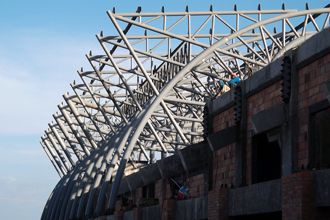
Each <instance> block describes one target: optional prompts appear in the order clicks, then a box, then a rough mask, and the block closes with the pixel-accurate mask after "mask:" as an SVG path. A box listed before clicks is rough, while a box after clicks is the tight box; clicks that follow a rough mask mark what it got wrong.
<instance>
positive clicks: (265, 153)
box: [252, 129, 281, 183]
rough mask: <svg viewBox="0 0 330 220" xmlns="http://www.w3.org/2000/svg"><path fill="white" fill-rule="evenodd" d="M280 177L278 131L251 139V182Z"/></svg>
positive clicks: (264, 133)
mask: <svg viewBox="0 0 330 220" xmlns="http://www.w3.org/2000/svg"><path fill="white" fill-rule="evenodd" d="M280 177H281V148H280V144H279V130H277V129H276V130H271V131H268V132H263V133H261V134H257V135H255V136H253V138H252V182H253V183H259V182H264V181H269V180H274V179H278V178H280Z"/></svg>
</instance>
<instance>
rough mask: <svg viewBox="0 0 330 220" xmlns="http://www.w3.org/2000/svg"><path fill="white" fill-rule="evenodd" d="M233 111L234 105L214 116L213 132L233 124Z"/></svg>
mask: <svg viewBox="0 0 330 220" xmlns="http://www.w3.org/2000/svg"><path fill="white" fill-rule="evenodd" d="M234 113H235V110H234V107H231V108H229V109H227V110H226V111H223V112H221V113H219V114H217V115H216V116H214V118H213V124H212V127H213V132H217V131H221V130H223V129H225V128H228V127H231V126H233V125H235V118H234Z"/></svg>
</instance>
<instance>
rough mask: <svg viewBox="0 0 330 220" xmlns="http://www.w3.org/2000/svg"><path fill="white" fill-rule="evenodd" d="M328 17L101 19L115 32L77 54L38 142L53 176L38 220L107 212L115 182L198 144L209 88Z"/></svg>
mask: <svg viewBox="0 0 330 220" xmlns="http://www.w3.org/2000/svg"><path fill="white" fill-rule="evenodd" d="M329 13H330V9H329V8H322V9H313V10H309V9H308V8H306V10H304V11H297V10H286V9H285V8H284V6H283V8H282V9H281V10H262V9H261V7H260V6H259V7H258V9H257V10H254V11H242V10H237V8H236V6H235V9H234V10H233V11H214V10H213V9H212V7H210V10H209V11H206V12H190V11H189V10H188V8H186V10H185V12H179V13H175V12H165V10H164V8H162V11H161V12H160V13H143V12H141V9H140V8H139V9H138V10H137V12H135V13H127V14H117V13H115V10H113V11H111V12H110V11H109V12H108V16H109V18H110V21H111V23H112V25H113V27H114V28H115V29H116V31H117V34H112V35H105V34H104V33H103V32H101V33H100V34H98V35H97V36H96V38H97V40H98V42H99V44H100V46H101V48H102V50H103V54H99V55H94V54H93V53H92V52H89V53H88V54H87V55H86V58H87V60H88V62H89V64H90V66H91V68H90V70H83V69H81V70H79V71H78V75H79V76H80V79H81V81H80V82H73V83H72V84H71V87H72V93H70V94H69V93H66V94H64V95H63V99H64V101H63V102H62V103H61V104H60V105H58V109H59V110H58V112H56V113H55V114H54V115H53V118H54V121H53V122H52V123H50V124H49V126H48V129H47V130H46V131H45V134H44V136H42V138H41V145H42V147H43V149H44V150H45V152H46V154H47V156H48V157H49V159H50V161H51V162H52V164H53V166H54V167H55V169H56V171H57V172H58V174H59V175H60V176H61V177H62V178H61V180H60V181H59V183H58V184H57V186H56V187H55V189H54V191H53V192H52V194H51V196H50V198H49V200H48V202H47V204H46V206H45V209H44V212H43V215H42V219H47V220H48V219H82V218H89V217H93V216H100V215H102V214H104V213H105V212H106V211H107V210H111V209H112V208H113V207H114V203H115V199H116V193H117V191H118V187H119V184H120V181H121V179H122V177H123V176H124V175H128V174H130V173H132V172H136V171H138V170H139V169H140V168H141V167H143V166H145V165H147V164H150V163H154V162H155V160H156V159H160V158H163V157H166V156H168V155H171V154H173V153H175V152H178V153H179V152H180V151H178V149H182V148H184V147H185V146H187V145H190V144H193V143H198V142H201V141H203V106H204V105H205V102H206V100H207V99H209V98H212V97H215V96H216V95H217V94H218V92H219V91H218V90H217V89H218V87H217V86H216V85H217V82H218V80H223V81H229V80H230V79H232V78H233V77H235V76H239V77H240V78H242V79H245V78H247V77H249V76H251V75H252V74H253V73H254V72H255V71H257V70H259V69H261V68H263V67H265V66H267V65H268V64H269V63H270V62H272V61H273V60H275V59H277V58H278V57H280V56H281V55H282V54H283V53H285V51H287V50H289V49H291V48H293V47H295V46H297V45H298V44H300V43H301V42H303V41H305V40H306V39H307V38H309V37H310V36H312V35H313V34H315V33H317V32H320V31H322V30H323V29H325V28H327V27H328V26H329ZM181 160H182V164H183V166H184V164H185V161H184V159H183V157H181ZM184 167H185V166H184Z"/></svg>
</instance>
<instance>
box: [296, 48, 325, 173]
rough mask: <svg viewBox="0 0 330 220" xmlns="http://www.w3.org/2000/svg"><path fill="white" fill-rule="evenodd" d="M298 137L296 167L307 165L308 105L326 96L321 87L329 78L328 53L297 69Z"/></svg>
mask: <svg viewBox="0 0 330 220" xmlns="http://www.w3.org/2000/svg"><path fill="white" fill-rule="evenodd" d="M298 77H299V86H298V94H299V95H298V118H299V120H298V137H297V144H296V145H295V151H296V152H297V161H296V164H295V167H296V168H298V169H299V168H301V167H302V166H304V167H306V166H307V165H308V124H309V106H311V105H313V104H315V103H318V102H320V101H322V100H324V99H326V96H325V94H324V92H323V91H322V89H321V86H322V84H323V83H324V82H326V81H329V80H330V54H328V55H326V56H324V57H322V58H320V59H318V60H316V61H314V62H313V63H310V64H309V65H307V66H305V67H303V68H302V69H300V70H299V71H298Z"/></svg>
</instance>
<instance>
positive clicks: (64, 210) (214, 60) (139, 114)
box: [43, 9, 329, 219]
mask: <svg viewBox="0 0 330 220" xmlns="http://www.w3.org/2000/svg"><path fill="white" fill-rule="evenodd" d="M320 13H324V14H326V18H325V22H324V23H325V25H323V26H322V28H321V29H323V28H325V27H326V26H328V21H329V9H317V10H308V11H302V12H290V13H287V12H286V13H284V14H283V15H279V16H275V17H272V18H269V19H267V20H265V21H257V22H255V23H254V24H251V25H249V26H247V27H246V28H243V29H242V30H237V31H236V32H234V33H232V34H229V35H228V36H225V38H223V39H222V40H218V41H217V42H216V43H214V44H212V45H211V46H207V45H205V44H203V43H198V42H195V41H194V40H192V38H182V37H181V36H177V35H176V34H171V33H166V34H167V35H168V36H169V37H173V38H177V39H181V40H182V41H183V40H185V41H186V42H188V43H189V44H195V45H198V46H200V47H202V48H203V49H204V50H203V51H202V52H201V53H200V54H199V55H195V56H191V58H193V59H192V60H191V61H189V62H188V63H187V64H186V65H185V66H182V67H181V68H177V70H176V72H175V73H174V74H173V77H172V78H170V79H169V80H167V81H165V80H163V82H162V81H161V80H159V78H158V79H157V77H155V74H150V76H149V74H148V71H146V70H145V69H144V67H143V64H142V63H141V62H140V61H139V57H138V56H137V55H136V54H137V53H139V54H142V53H140V52H141V51H137V50H134V49H133V48H132V47H131V44H130V42H129V41H128V39H127V38H126V37H125V33H124V32H123V31H121V29H120V27H119V25H118V23H117V21H116V19H121V20H123V19H122V16H120V15H118V16H117V15H116V14H113V13H109V16H110V18H111V20H112V22H113V24H114V25H115V26H116V27H117V29H118V31H119V34H120V37H121V39H122V40H123V41H125V44H126V46H127V48H128V50H129V51H130V53H131V54H130V55H131V56H132V57H133V59H134V60H135V62H136V63H137V66H138V68H140V70H141V72H142V74H141V72H140V73H136V74H137V75H139V76H141V75H144V77H145V79H146V80H145V81H144V84H142V85H148V83H149V88H148V89H151V90H153V93H154V94H156V95H157V96H158V97H156V98H154V97H149V99H147V100H146V101H145V102H144V103H143V105H144V106H143V108H142V107H141V106H140V108H138V106H139V103H136V102H135V108H136V109H135V113H133V114H131V116H130V120H125V117H123V118H124V119H122V121H124V122H122V123H121V126H117V131H116V132H115V133H112V135H110V136H108V138H105V140H104V141H103V142H101V141H100V142H99V143H101V145H100V146H101V147H99V148H97V149H95V150H93V151H92V152H91V155H90V156H88V157H86V158H85V159H82V160H81V161H80V162H79V164H78V166H77V167H76V168H75V169H74V170H73V172H72V174H67V175H66V176H65V179H67V181H61V182H63V185H62V186H59V190H55V191H58V192H55V193H56V198H55V197H51V198H50V200H49V201H48V203H47V207H46V208H45V210H44V214H43V215H46V214H47V213H48V214H47V216H48V217H49V216H50V218H49V219H59V218H60V219H74V218H83V217H84V216H92V215H93V214H96V215H99V214H101V213H102V211H104V207H105V197H106V193H107V191H108V187H109V184H110V180H111V177H112V176H115V180H114V181H113V184H112V190H111V194H110V198H109V199H110V200H109V208H111V206H112V205H113V202H114V199H115V195H116V191H117V186H118V183H119V182H120V180H121V177H122V174H123V172H124V169H125V167H126V163H127V161H128V160H129V158H130V157H131V156H132V155H131V153H132V152H134V147H135V145H136V143H138V139H141V140H148V139H145V137H144V136H143V135H144V134H148V133H149V134H151V133H153V132H152V131H151V130H152V127H153V124H152V122H153V121H152V119H153V118H152V117H154V118H155V117H157V116H159V115H162V117H164V116H165V117H166V115H167V121H166V120H164V123H165V125H166V123H168V122H171V123H173V124H174V125H173V126H172V127H170V128H172V129H173V130H174V131H176V132H175V133H176V134H175V135H174V136H175V137H177V143H176V144H178V145H179V146H184V145H185V144H189V143H193V142H191V141H192V140H193V139H192V138H191V137H189V138H187V136H188V135H187V133H184V132H182V130H183V129H184V128H185V127H184V125H183V126H182V125H179V124H178V123H176V120H178V119H176V118H178V115H175V112H174V111H173V109H180V108H179V107H178V105H175V104H173V102H174V103H175V102H177V103H180V105H184V106H185V107H186V109H187V108H188V107H190V108H193V109H196V107H195V106H202V105H203V101H200V100H194V99H193V98H196V97H199V98H201V97H204V96H209V95H212V91H208V89H209V88H208V87H209V86H210V84H209V83H208V82H207V80H206V79H205V78H206V77H213V78H225V76H224V75H221V71H219V72H220V73H219V72H216V73H213V72H212V68H210V67H213V66H216V65H218V66H220V67H221V68H222V73H224V72H227V74H226V75H227V76H229V75H230V74H231V73H232V72H238V73H241V72H243V70H244V69H246V67H247V65H248V64H249V63H247V62H250V64H251V65H260V66H264V65H262V62H264V63H265V65H266V64H267V63H268V62H270V61H271V59H269V55H270V52H272V51H273V50H277V53H279V52H280V51H281V49H283V48H285V45H286V43H287V42H286V41H288V42H294V41H295V40H297V39H299V38H300V37H305V36H306V33H307V32H306V30H303V32H302V33H301V34H299V33H298V32H297V30H295V31H296V32H295V31H293V30H292V31H291V32H289V33H286V31H284V32H282V33H281V35H280V36H279V35H278V34H276V33H273V34H269V33H270V32H269V31H268V30H267V29H266V28H265V27H264V25H267V24H270V23H274V22H277V21H283V23H284V26H283V27H282V28H283V29H284V30H285V27H286V24H289V22H288V21H289V20H288V19H291V18H294V17H299V16H305V21H306V19H307V22H305V26H303V27H306V26H307V24H308V23H309V20H310V22H311V23H312V24H313V25H314V26H315V29H316V31H320V30H321V29H320V28H318V26H317V25H315V24H316V22H315V18H313V16H312V15H316V14H320ZM236 14H237V13H236ZM133 16H136V15H135V14H134V15H133ZM124 20H125V19H124ZM126 21H127V19H126ZM127 22H128V21H127ZM131 23H132V24H134V25H136V26H141V24H139V23H136V22H134V21H133V22H131ZM292 23H293V22H292ZM142 26H144V28H148V30H150V29H153V30H152V31H158V32H159V33H161V34H165V32H164V31H161V30H156V29H154V28H152V27H149V26H145V25H142ZM289 26H290V25H289ZM256 28H259V29H260V36H259V37H256V36H255V35H253V36H252V37H255V38H257V39H259V40H261V41H262V42H264V49H263V50H262V48H260V50H259V51H257V50H254V49H253V48H252V47H251V46H250V45H249V42H248V41H247V40H244V39H242V36H244V34H246V33H248V32H249V31H251V30H254V29H256ZM248 34H250V35H252V33H248ZM268 34H269V35H268ZM266 35H268V37H266ZM295 35H296V38H294V36H295ZM235 38H236V41H233V42H231V44H229V43H228V42H229V41H230V40H233V39H235ZM289 38H293V39H289ZM105 39H106V38H105ZM98 40H99V41H100V43H101V45H102V47H103V49H105V47H104V44H102V42H103V41H102V40H104V39H102V36H99V37H98ZM116 40H117V39H116ZM280 40H282V42H281V41H280ZM117 41H118V40H117ZM267 41H268V42H271V43H270V44H269V45H268V44H267ZM237 42H238V43H237ZM251 42H255V41H254V40H251ZM112 43H114V42H112ZM225 43H228V45H224V44H225ZM114 45H115V46H116V45H117V46H118V44H114ZM223 45H224V46H223ZM233 45H241V46H245V48H248V50H250V51H249V52H248V53H247V54H245V56H242V55H240V54H239V52H240V51H238V50H237V51H236V50H234V48H235V46H233ZM274 45H276V46H277V47H276V46H274ZM121 46H123V45H121ZM188 46H191V45H188ZM205 47H208V48H207V49H205ZM268 47H269V48H268ZM226 48H227V51H226ZM286 49H288V48H286ZM230 50H232V51H230ZM105 51H107V50H106V49H105ZM108 52H109V51H108ZM190 52H191V51H190ZM106 54H107V58H106V59H104V60H100V61H99V63H103V64H105V63H106V62H108V61H109V60H110V62H111V63H112V65H113V66H114V68H115V69H116V71H117V73H118V72H120V71H118V70H120V68H116V67H115V66H116V63H115V62H113V59H112V54H111V53H107V52H106ZM220 54H221V55H220ZM148 55H150V54H148ZM210 55H212V56H210ZM150 56H152V57H153V58H155V59H156V58H157V59H160V60H164V62H168V63H172V64H173V63H175V62H176V64H175V65H177V66H180V64H179V63H177V61H176V60H174V59H173V60H166V61H165V58H162V57H156V56H154V55H150ZM228 57H229V62H228V63H229V64H227V65H226V63H225V62H226V61H224V58H228ZM233 57H234V58H235V61H233V60H231V59H232V58H233ZM264 57H267V58H268V60H265V59H264ZM88 58H91V56H88ZM239 59H240V60H239ZM89 60H90V59H89ZM111 60H112V61H111ZM101 61H102V62H101ZM139 62H140V63H139ZM230 62H236V67H235V66H233V65H230V64H231V63H230ZM91 64H92V63H91ZM244 64H245V66H244ZM173 65H174V64H173ZM205 67H206V69H205ZM240 67H241V68H240ZM121 68H122V67H121ZM221 68H219V69H220V70H221ZM122 69H123V68H122ZM210 69H211V70H210ZM219 69H218V70H219ZM94 71H95V72H97V71H96V69H94ZM203 71H205V72H203ZM200 72H202V73H200ZM118 74H120V73H118ZM156 74H157V72H156ZM188 75H189V76H188ZM196 75H199V76H203V77H200V78H201V79H203V78H204V82H198V83H199V84H200V86H199V87H203V89H204V91H202V92H197V91H196V90H195V89H196V88H198V86H195V87H194V86H191V88H193V89H191V88H188V87H187V88H186V87H185V85H189V84H193V83H194V82H195V83H196V81H198V80H199V78H198V77H196ZM194 76H195V77H194ZM100 80H101V81H102V79H101V77H100ZM122 81H124V80H122ZM145 82H147V83H145ZM103 83H104V82H103ZM157 83H158V86H157ZM203 83H204V84H203ZM137 84H138V83H137ZM104 87H106V86H104ZM126 88H127V89H128V88H130V87H129V86H126ZM178 91H180V92H182V93H181V94H185V95H186V97H188V98H191V100H187V99H184V95H181V96H180V93H179V92H178ZM108 92H109V91H108ZM203 92H204V93H203ZM109 93H110V94H111V91H110V92H109ZM173 94H174V95H175V98H174V99H169V98H168V97H171V96H173ZM196 94H197V95H196ZM194 95H196V96H194ZM166 96H167V97H166ZM132 97H133V98H134V95H133V96H132ZM114 103H115V101H114ZM141 104H142V103H141ZM159 106H161V108H159ZM180 107H181V106H180ZM118 111H119V110H118ZM155 111H156V112H155ZM133 112H134V111H133ZM178 113H179V114H180V113H181V112H178ZM73 114H74V113H73ZM190 114H192V113H190ZM121 115H123V114H121ZM155 115H156V116H155ZM128 116H129V114H128ZM133 116H134V117H133ZM195 116H196V115H195ZM175 117H176V118H175ZM195 119H196V121H198V120H197V117H195ZM76 121H77V122H78V124H81V123H79V120H76ZM148 123H149V124H151V125H149V127H148V126H146V125H148ZM119 124H120V123H119ZM169 124H170V123H169ZM117 125H118V124H117ZM189 126H191V124H189ZM199 126H200V127H201V126H202V123H199ZM81 127H82V126H81ZM72 130H74V129H72ZM180 130H181V132H180ZM166 132H167V133H169V131H166ZM190 132H193V131H192V129H191V128H190ZM199 132H200V134H202V131H199ZM164 133H165V132H162V131H159V132H158V134H161V135H164ZM167 133H166V134H167ZM86 134H87V132H86ZM86 134H85V135H86ZM154 134H155V133H154ZM156 134H157V133H156ZM156 134H155V136H156ZM86 136H88V135H86ZM164 136H165V135H164ZM200 136H201V135H200ZM129 138H130V141H129V142H128V141H127V140H128V139H129ZM190 138H191V139H190ZM154 139H157V138H155V137H154ZM171 141H172V142H173V140H171ZM145 143H146V142H145ZM102 145H103V147H102ZM160 145H161V144H160ZM168 145H169V146H171V144H168ZM140 149H141V151H142V149H143V148H140ZM165 150H167V149H166V148H165ZM93 158H94V159H93ZM132 160H134V158H133V159H132ZM118 162H119V163H120V164H119V166H118ZM99 171H101V173H97V172H99ZM103 172H106V173H104V174H103ZM82 174H84V178H83V180H82V181H78V180H79V179H78V176H79V175H82ZM85 181H89V182H85ZM102 181H103V182H102ZM66 182H67V184H65V183H66ZM101 182H102V185H101V189H100V190H99V191H98V194H99V195H98V199H97V205H96V210H95V212H96V213H93V209H94V207H93V203H94V202H95V201H94V199H95V192H96V191H97V189H98V188H99V184H101ZM61 184H62V183H59V185H61ZM92 184H93V186H92ZM75 186H76V187H75ZM91 187H92V189H91ZM82 190H83V191H84V192H82ZM63 191H64V192H65V193H63ZM55 193H54V195H55ZM70 197H71V199H70ZM79 197H80V198H79ZM86 197H87V198H86ZM78 199H79V200H78ZM72 200H73V201H72ZM86 203H87V204H86ZM61 204H62V205H61ZM68 204H69V205H68ZM86 205H87V209H86V213H85V215H84V213H83V210H84V208H85V207H86ZM48 206H49V207H48ZM59 211H60V214H59ZM49 213H52V214H51V215H49ZM47 219H48V218H47Z"/></svg>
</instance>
